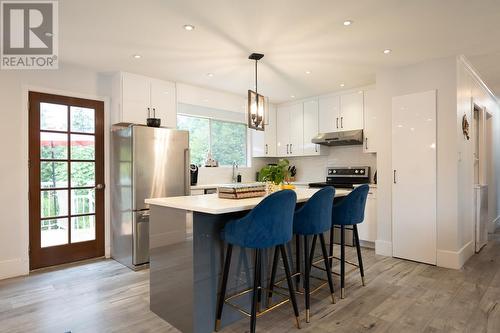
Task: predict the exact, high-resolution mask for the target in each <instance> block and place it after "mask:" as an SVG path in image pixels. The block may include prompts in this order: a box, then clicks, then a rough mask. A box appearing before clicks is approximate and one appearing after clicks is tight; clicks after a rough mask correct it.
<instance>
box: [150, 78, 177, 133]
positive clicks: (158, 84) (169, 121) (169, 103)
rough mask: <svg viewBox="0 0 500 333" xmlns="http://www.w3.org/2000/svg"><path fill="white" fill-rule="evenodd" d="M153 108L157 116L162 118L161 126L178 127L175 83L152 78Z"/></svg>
mask: <svg viewBox="0 0 500 333" xmlns="http://www.w3.org/2000/svg"><path fill="white" fill-rule="evenodd" d="M151 108H153V109H154V110H155V113H156V118H160V119H161V126H164V127H170V128H175V127H177V112H176V103H175V83H173V82H167V81H161V80H155V79H153V80H151Z"/></svg>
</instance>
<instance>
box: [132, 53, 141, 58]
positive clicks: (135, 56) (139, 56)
mask: <svg viewBox="0 0 500 333" xmlns="http://www.w3.org/2000/svg"><path fill="white" fill-rule="evenodd" d="M133 57H134V59H141V57H142V56H141V55H140V54H134V55H133Z"/></svg>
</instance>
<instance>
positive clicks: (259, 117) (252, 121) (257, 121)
mask: <svg viewBox="0 0 500 333" xmlns="http://www.w3.org/2000/svg"><path fill="white" fill-rule="evenodd" d="M263 57H264V55H263V54H261V53H252V54H250V56H249V57H248V59H250V60H255V91H253V90H248V127H249V128H251V129H255V130H258V131H263V130H264V114H265V111H266V104H267V103H266V98H265V97H264V96H263V95H259V93H258V90H257V64H258V62H259V60H260V59H262V58H263Z"/></svg>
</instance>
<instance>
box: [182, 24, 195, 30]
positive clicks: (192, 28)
mask: <svg viewBox="0 0 500 333" xmlns="http://www.w3.org/2000/svg"><path fill="white" fill-rule="evenodd" d="M184 30H187V31H193V30H194V25H191V24H185V25H184Z"/></svg>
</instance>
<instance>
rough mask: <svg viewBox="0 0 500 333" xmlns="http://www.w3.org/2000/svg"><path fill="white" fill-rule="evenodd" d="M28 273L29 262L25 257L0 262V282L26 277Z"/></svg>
mask: <svg viewBox="0 0 500 333" xmlns="http://www.w3.org/2000/svg"><path fill="white" fill-rule="evenodd" d="M28 272H29V260H28V259H27V257H26V258H16V259H8V260H3V261H0V280H2V279H8V278H11V277H16V276H21V275H27V274H28Z"/></svg>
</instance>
